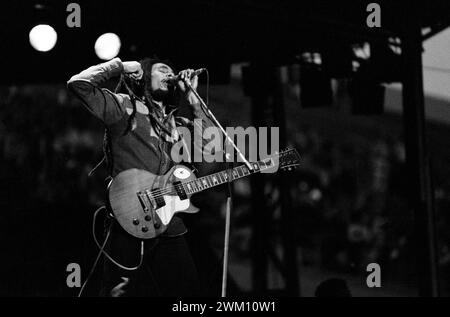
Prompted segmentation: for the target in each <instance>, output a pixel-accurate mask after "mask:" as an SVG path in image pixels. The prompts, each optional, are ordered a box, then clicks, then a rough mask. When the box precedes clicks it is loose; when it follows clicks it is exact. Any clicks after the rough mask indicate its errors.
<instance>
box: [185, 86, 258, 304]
mask: <svg viewBox="0 0 450 317" xmlns="http://www.w3.org/2000/svg"><path fill="white" fill-rule="evenodd" d="M184 84H185V85H186V86H187V87H188V88H189V90H190V91H191V92H192V93H193V94H194V95H195V96H196V97H197V99H198V100H199V101H200V105H201V107H202V110H203V111H204V112H205V113H206V114H207V115H208V117H209V118H210V119H211V120H212V121H213V122H214V124H215V125H216V126H217V127H218V128H219V129H220V130H221V131H222V134H223V135H224V136H225V138H226V140H225V142H224V144H225V145H226V143H227V142H228V143H230V144H231V145H233V147H234V149H235V150H236V152H237V153H238V155H239V157H240V158H241V159H242V160H243V161H244V163H245V165H247V167H248V169H249V170H250V171H252V170H253V167H252V165H251V164H250V162H249V161H248V160H247V159H246V158H245V156H244V155H243V154H242V152H241V151H240V150H239V148H238V147H237V146H236V144H235V143H234V142H233V140H232V139H231V138H230V136H229V135H228V134H227V132H226V131H225V129H224V128H223V127H222V125H221V124H220V122H219V121H218V120H217V119H216V117H215V116H214V115H213V113H212V112H211V111H210V110H209V108H208V106H207V105H206V103H205V102H204V101H203V99H202V98H201V97H200V95H199V94H198V92H197V91H196V90H195V89H194V88H192V85H191V82H190V80H185V81H184ZM223 153H224V154H225V163H226V165H227V171H228V191H229V195H228V197H227V208H226V215H225V238H224V240H225V241H224V251H223V253H224V254H223V270H222V293H221V296H222V297H225V296H226V292H227V289H226V287H227V272H228V247H229V244H230V218H231V176H232V174H231V168H230V167H229V160H228V159H229V153H227V152H226V151H225V150H224V151H223Z"/></svg>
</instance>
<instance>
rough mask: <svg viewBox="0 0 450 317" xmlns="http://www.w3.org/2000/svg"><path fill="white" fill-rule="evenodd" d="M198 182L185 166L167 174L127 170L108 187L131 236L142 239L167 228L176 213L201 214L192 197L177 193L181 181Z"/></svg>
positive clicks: (114, 207) (114, 209)
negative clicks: (192, 201) (191, 199)
mask: <svg viewBox="0 0 450 317" xmlns="http://www.w3.org/2000/svg"><path fill="white" fill-rule="evenodd" d="M194 179H196V176H195V175H194V173H193V172H192V171H191V170H190V169H189V168H187V167H185V166H183V165H176V166H174V167H172V168H171V169H170V170H169V171H168V172H167V173H166V174H165V175H155V174H152V173H150V172H148V171H145V170H139V169H129V170H125V171H123V172H121V173H119V174H118V175H117V176H116V177H115V178H114V180H113V181H112V182H111V184H110V185H109V187H108V197H109V204H110V207H111V209H112V212H113V214H114V216H115V218H116V220H117V221H118V222H119V224H120V225H121V226H122V227H123V228H124V229H125V230H126V231H127V232H128V233H129V234H131V235H133V236H135V237H137V238H139V239H151V238H155V237H157V236H158V235H160V234H162V233H163V232H164V231H165V230H166V229H167V226H168V224H169V223H170V221H171V220H172V218H173V216H174V215H175V213H177V212H186V213H196V212H198V211H199V209H198V208H196V207H195V206H193V205H192V204H191V202H190V199H189V197H190V195H187V194H186V195H184V193H183V192H181V193H180V194H179V195H178V194H177V192H176V191H177V190H180V189H181V183H180V182H186V181H191V180H194ZM171 189H172V190H171ZM180 197H181V198H180Z"/></svg>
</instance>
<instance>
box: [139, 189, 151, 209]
mask: <svg viewBox="0 0 450 317" xmlns="http://www.w3.org/2000/svg"><path fill="white" fill-rule="evenodd" d="M136 194H137V197H138V199H139V202H140V203H141V206H142V209H144V213H148V212H149V211H150V206H149V200H150V199H149V197H148V195H146V194H144V193H143V192H137V193H136Z"/></svg>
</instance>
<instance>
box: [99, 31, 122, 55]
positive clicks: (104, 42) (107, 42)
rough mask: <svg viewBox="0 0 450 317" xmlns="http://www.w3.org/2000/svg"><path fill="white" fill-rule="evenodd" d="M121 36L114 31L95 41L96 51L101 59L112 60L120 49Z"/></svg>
mask: <svg viewBox="0 0 450 317" xmlns="http://www.w3.org/2000/svg"><path fill="white" fill-rule="evenodd" d="M120 46H121V43H120V38H119V37H118V36H117V35H116V34H114V33H105V34H103V35H101V36H99V38H98V39H97V41H95V46H94V48H95V53H96V54H97V56H98V57H99V58H100V59H103V60H110V59H112V58H114V57H116V56H117V55H118V54H119V51H120Z"/></svg>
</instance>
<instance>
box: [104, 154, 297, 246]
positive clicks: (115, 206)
mask: <svg viewBox="0 0 450 317" xmlns="http://www.w3.org/2000/svg"><path fill="white" fill-rule="evenodd" d="M299 162H300V157H299V155H298V153H297V151H296V150H295V149H287V150H285V151H281V152H280V153H277V154H274V155H272V156H269V157H267V158H266V159H263V160H261V161H258V162H255V163H250V164H251V165H252V167H253V169H252V170H250V169H249V168H248V167H247V166H246V165H245V164H244V165H240V166H238V167H235V168H233V169H229V170H224V171H221V172H217V173H214V174H210V175H207V176H203V177H200V178H197V177H196V176H195V175H194V173H193V172H192V170H191V169H189V168H187V167H186V166H183V165H175V166H173V167H172V168H171V169H170V170H169V171H168V172H167V173H166V174H164V175H154V174H152V173H150V172H148V171H145V170H140V169H128V170H125V171H123V172H121V173H119V174H117V176H116V177H115V178H114V179H113V180H112V181H111V183H110V184H109V186H108V197H109V205H110V207H111V210H112V212H113V214H114V216H115V218H116V219H117V221H118V222H119V224H120V225H121V226H122V227H123V228H124V229H125V230H126V231H127V232H128V233H129V234H131V235H132V236H134V237H136V238H139V239H151V238H155V237H157V236H158V235H160V234H162V233H163V232H164V231H165V230H166V228H167V226H168V224H169V222H170V220H171V219H172V217H173V216H174V215H175V214H176V213H177V212H185V213H196V212H198V211H199V209H198V208H197V207H195V206H193V205H192V203H191V202H190V200H189V198H190V197H191V196H192V195H193V194H196V193H199V192H201V191H204V190H206V189H209V188H212V187H215V186H218V185H221V184H224V183H226V182H228V181H234V180H237V179H239V178H243V177H246V176H249V175H252V174H255V173H259V172H265V173H271V172H275V171H277V170H278V169H281V170H286V169H288V170H291V169H293V168H295V167H297V166H298V165H299V164H300V163H299Z"/></svg>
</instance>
